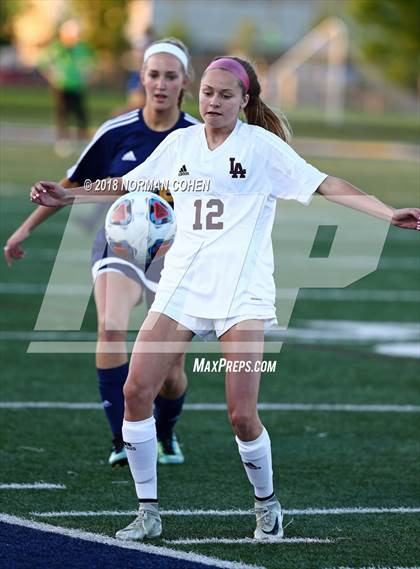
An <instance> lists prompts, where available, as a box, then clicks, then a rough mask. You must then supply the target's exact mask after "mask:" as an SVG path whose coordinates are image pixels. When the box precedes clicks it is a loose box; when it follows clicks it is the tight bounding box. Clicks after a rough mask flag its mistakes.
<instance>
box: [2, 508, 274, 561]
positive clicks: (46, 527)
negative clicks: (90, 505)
mask: <svg viewBox="0 0 420 569" xmlns="http://www.w3.org/2000/svg"><path fill="white" fill-rule="evenodd" d="M0 522H3V523H6V524H11V525H17V526H22V527H27V528H31V529H35V530H39V531H43V532H46V533H53V534H57V535H65V536H67V537H70V538H73V539H82V540H84V541H90V542H93V543H101V544H103V545H111V546H113V547H119V548H121V549H133V550H135V551H140V552H142V553H150V554H153V555H162V556H166V557H171V558H174V559H183V560H185V561H195V562H196V563H202V564H203V565H208V566H209V567H222V568H226V569H265V568H264V567H261V566H257V565H246V564H244V563H236V562H234V561H223V560H221V559H217V558H215V557H210V556H207V555H206V556H204V555H200V554H197V553H192V552H188V553H184V552H183V551H175V550H174V549H170V548H168V547H157V546H155V545H148V544H143V543H136V542H124V541H120V540H118V539H114V538H112V537H107V536H105V535H101V534H96V533H89V532H86V531H81V530H75V529H69V528H63V527H57V526H53V525H50V524H45V523H40V522H33V521H30V520H25V519H24V518H19V517H17V516H9V515H8V514H1V513H0Z"/></svg>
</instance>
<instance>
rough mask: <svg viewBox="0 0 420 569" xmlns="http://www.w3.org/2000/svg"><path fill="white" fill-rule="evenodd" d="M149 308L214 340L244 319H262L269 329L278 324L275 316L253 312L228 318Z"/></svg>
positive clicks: (168, 307) (167, 307)
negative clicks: (201, 316) (198, 316)
mask: <svg viewBox="0 0 420 569" xmlns="http://www.w3.org/2000/svg"><path fill="white" fill-rule="evenodd" d="M150 310H151V311H155V312H160V313H162V314H165V315H166V316H169V318H172V319H173V320H175V321H176V322H179V324H181V325H182V326H184V327H185V328H188V330H191V332H193V334H195V335H196V336H199V337H200V338H202V339H203V340H208V341H211V340H214V339H215V337H217V338H220V336H223V334H225V332H227V331H228V330H230V329H231V328H232V326H235V324H239V322H244V321H245V320H264V330H270V329H272V328H276V327H277V326H278V323H277V319H276V318H270V317H269V318H267V316H260V315H255V314H243V315H240V316H232V317H230V318H197V317H196V316H190V315H189V314H179V312H177V313H176V314H175V313H172V311H171V309H170V306H166V307H165V308H164V309H163V310H158V309H157V308H156V309H154V308H153V306H152V307H151V309H150Z"/></svg>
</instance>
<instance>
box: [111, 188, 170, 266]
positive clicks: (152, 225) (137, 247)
mask: <svg viewBox="0 0 420 569" xmlns="http://www.w3.org/2000/svg"><path fill="white" fill-rule="evenodd" d="M175 232H176V220H175V212H174V210H173V209H172V208H171V206H170V205H169V204H168V202H166V201H165V200H164V199H163V198H161V197H160V196H158V195H156V194H152V193H150V192H131V193H129V194H125V195H123V196H121V197H120V198H118V199H117V200H116V201H115V202H114V203H113V204H112V206H111V207H110V209H109V210H108V213H107V215H106V219H105V236H106V240H107V242H108V245H109V246H110V247H111V249H112V250H113V251H114V253H116V254H117V255H118V256H120V257H123V258H124V259H126V260H127V261H130V262H132V263H135V264H136V265H139V266H141V267H143V268H144V267H147V265H148V264H149V263H150V262H151V261H152V259H153V258H154V256H155V255H156V254H157V253H158V250H159V248H160V247H161V246H162V245H163V244H164V247H162V249H161V252H162V251H164V252H166V251H167V250H168V249H169V247H170V245H171V244H172V242H173V240H174V237H175ZM161 252H160V253H161Z"/></svg>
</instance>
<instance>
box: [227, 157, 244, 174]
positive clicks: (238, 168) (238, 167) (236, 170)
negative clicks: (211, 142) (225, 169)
mask: <svg viewBox="0 0 420 569" xmlns="http://www.w3.org/2000/svg"><path fill="white" fill-rule="evenodd" d="M235 160H236V159H235V158H229V162H230V172H229V174H230V175H231V176H232V178H238V177H239V178H245V174H246V170H245V168H242V164H241V163H240V162H236V164H235Z"/></svg>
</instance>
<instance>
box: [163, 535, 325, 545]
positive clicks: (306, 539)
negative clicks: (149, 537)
mask: <svg viewBox="0 0 420 569" xmlns="http://www.w3.org/2000/svg"><path fill="white" fill-rule="evenodd" d="M163 541H164V542H165V543H169V544H172V545H200V544H202V543H222V544H237V545H240V544H244V543H250V544H252V545H283V544H295V543H318V544H320V543H325V544H328V543H335V540H334V539H329V538H325V539H321V538H318V537H284V538H282V539H280V540H278V541H270V540H267V541H257V540H256V539H253V538H252V537H243V538H239V539H227V538H224V537H205V538H203V539H189V538H180V539H164V540H163Z"/></svg>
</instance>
